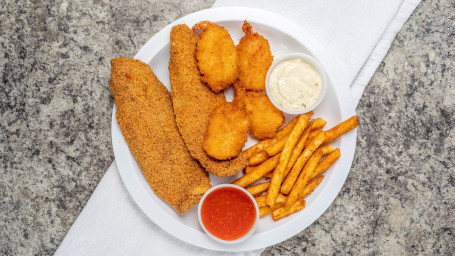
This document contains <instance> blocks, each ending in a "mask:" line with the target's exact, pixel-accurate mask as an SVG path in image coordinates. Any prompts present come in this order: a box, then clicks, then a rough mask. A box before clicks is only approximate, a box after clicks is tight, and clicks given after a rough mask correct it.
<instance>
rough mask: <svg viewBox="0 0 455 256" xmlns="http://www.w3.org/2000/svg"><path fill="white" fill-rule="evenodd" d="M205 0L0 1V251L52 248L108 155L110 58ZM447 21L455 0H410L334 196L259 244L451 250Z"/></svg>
mask: <svg viewBox="0 0 455 256" xmlns="http://www.w3.org/2000/svg"><path fill="white" fill-rule="evenodd" d="M45 2H46V3H45ZM211 4H212V1H210V0H201V1H195V2H194V1H183V2H178V1H174V0H166V1H155V2H151V3H147V4H146V3H144V2H143V1H129V3H128V4H126V2H125V3H123V4H122V3H114V2H111V1H106V0H95V1H91V2H90V3H85V2H80V3H79V2H74V1H66V0H63V1H36V0H32V1H19V2H16V1H12V0H6V2H5V1H4V2H2V3H1V4H0V17H1V21H2V22H0V34H1V37H0V49H1V52H0V54H1V57H0V67H1V68H0V76H1V87H0V172H1V179H0V255H35V254H36V255H49V254H53V252H54V251H55V249H56V248H57V246H58V245H59V244H60V242H61V241H62V239H63V237H64V236H65V234H66V232H67V231H68V230H69V228H70V227H71V225H72V223H73V222H74V220H75V219H76V217H77V216H78V214H79V212H80V211H81V210H82V208H83V207H84V205H85V204H86V202H87V200H88V199H89V197H90V195H91V194H92V192H93V190H94V189H95V187H96V185H97V183H98V182H99V180H100V179H101V177H102V176H103V174H104V173H105V171H106V169H107V168H108V166H109V165H110V164H111V162H112V160H113V159H114V156H113V152H112V145H111V133H110V122H111V111H112V105H113V98H112V94H111V92H110V91H109V88H108V82H109V75H110V63H109V61H110V60H111V59H112V58H114V57H117V56H134V54H135V53H136V52H137V51H138V50H139V48H140V47H141V46H142V45H143V44H144V43H145V42H146V41H147V40H148V39H149V38H150V37H151V36H152V35H153V34H154V33H156V32H158V31H159V30H160V29H161V28H163V27H164V26H165V25H167V24H168V23H170V22H172V21H173V20H175V19H177V18H179V17H181V16H184V15H186V14H188V13H191V12H194V11H197V10H200V9H204V8H208V7H210V6H211ZM454 20H455V3H454V1H453V0H442V1H423V2H422V3H421V4H420V5H419V6H418V7H417V9H416V11H415V12H414V13H413V15H412V16H411V18H410V19H409V21H408V22H407V23H406V24H405V25H404V27H403V28H402V30H401V32H400V33H399V34H398V36H397V37H396V39H395V40H394V42H393V44H392V47H391V49H390V52H389V53H388V55H387V56H386V58H385V59H384V61H383V62H382V63H381V65H380V67H379V68H378V70H377V71H376V73H375V75H374V77H373V78H372V80H371V81H370V83H369V85H368V86H367V88H366V90H365V92H364V94H363V97H362V99H361V101H360V104H359V105H358V107H357V113H358V117H359V119H360V121H361V125H360V127H359V130H358V143H357V150H356V155H355V159H354V163H353V166H352V169H351V172H350V174H349V177H348V179H347V181H346V183H345V185H344V186H343V189H342V191H341V193H340V194H339V196H338V197H337V198H336V200H335V201H334V203H333V204H332V205H331V206H330V208H329V209H328V210H327V211H326V212H325V213H324V214H323V215H322V216H321V217H320V218H319V219H318V220H317V221H316V222H314V223H313V224H312V225H311V226H310V227H308V228H307V229H305V230H304V231H302V232H301V233H299V234H298V235H296V236H295V237H293V238H291V239H289V240H287V241H284V242H282V243H280V244H277V245H275V246H272V247H269V248H267V249H266V250H265V251H264V253H263V254H264V255H300V254H311V255H317V254H341V255H345V254H385V255H392V254H393V255H404V254H427V255H428V254H440V255H449V254H455V233H454V232H455V217H454V214H453V212H454V211H455V160H454V159H455V158H454V156H455V128H454V126H455V119H454V112H455V69H454V65H453V62H454V58H455V57H454V56H455V45H454V36H455V23H454Z"/></svg>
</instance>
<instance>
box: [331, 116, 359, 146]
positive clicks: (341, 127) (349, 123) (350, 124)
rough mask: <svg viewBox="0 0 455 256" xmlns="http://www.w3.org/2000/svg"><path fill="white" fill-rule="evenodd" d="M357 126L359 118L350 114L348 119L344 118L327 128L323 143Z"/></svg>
mask: <svg viewBox="0 0 455 256" xmlns="http://www.w3.org/2000/svg"><path fill="white" fill-rule="evenodd" d="M357 126H359V120H358V119H357V116H352V117H350V118H349V119H347V120H345V121H344V122H342V123H340V124H338V125H336V126H335V127H333V128H331V129H329V130H327V131H326V132H325V133H326V135H327V137H326V138H325V141H324V143H327V142H330V141H332V140H334V139H336V138H338V137H340V136H341V135H343V134H345V133H347V132H349V131H350V130H352V129H354V128H356V127H357Z"/></svg>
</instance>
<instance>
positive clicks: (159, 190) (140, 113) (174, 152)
mask: <svg viewBox="0 0 455 256" xmlns="http://www.w3.org/2000/svg"><path fill="white" fill-rule="evenodd" d="M111 64H112V70H111V81H110V88H111V90H112V92H113V94H114V100H115V104H116V105H117V107H118V109H117V112H116V117H117V121H118V124H119V126H120V129H121V130H122V133H123V136H124V137H125V140H126V142H127V143H128V146H129V148H130V150H131V152H132V153H133V155H134V157H135V158H136V161H137V162H138V164H139V166H140V167H141V170H142V172H143V174H144V176H145V178H146V180H147V182H148V183H149V184H150V186H151V187H152V188H153V191H154V192H155V193H156V194H157V195H158V196H159V197H161V198H162V199H163V200H165V201H167V202H168V203H169V204H171V205H172V206H173V207H174V208H175V209H176V210H177V211H178V212H180V213H183V212H185V211H187V210H189V209H190V208H191V207H192V206H193V205H195V204H197V203H198V202H199V200H200V199H201V197H202V195H203V194H204V193H205V192H206V191H207V190H208V189H210V187H211V186H210V180H209V177H208V175H207V173H206V172H205V171H204V169H203V168H202V167H201V166H200V165H199V163H198V162H197V161H196V160H195V159H194V158H193V157H192V156H191V154H190V153H189V151H188V149H187V148H186V146H185V143H184V141H183V139H182V137H181V135H180V133H179V130H178V128H177V124H176V122H175V119H174V113H173V110H172V101H171V97H170V94H169V92H168V90H167V89H166V87H164V85H163V84H162V83H161V82H160V81H159V80H158V78H157V77H156V76H155V74H154V73H153V71H152V70H151V69H150V67H149V66H148V65H147V64H146V63H143V62H141V61H139V60H135V59H132V58H126V57H120V58H116V59H113V60H112V61H111Z"/></svg>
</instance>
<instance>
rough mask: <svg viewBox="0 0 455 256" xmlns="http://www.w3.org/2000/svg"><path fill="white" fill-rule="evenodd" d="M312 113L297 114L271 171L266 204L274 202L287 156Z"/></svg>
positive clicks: (287, 159)
mask: <svg viewBox="0 0 455 256" xmlns="http://www.w3.org/2000/svg"><path fill="white" fill-rule="evenodd" d="M312 115H313V111H311V112H308V113H305V114H302V115H299V116H298V117H297V123H296V124H295V126H294V128H293V129H292V132H291V133H290V134H289V137H288V140H287V141H286V144H285V145H284V148H283V151H282V152H281V153H280V159H279V161H278V164H277V166H276V168H275V171H273V176H272V180H271V183H270V187H269V190H268V191H267V198H266V204H267V205H268V206H273V205H274V204H275V200H276V197H277V195H278V191H279V189H280V185H281V182H282V181H283V174H284V170H285V169H286V166H287V164H288V161H289V157H290V156H291V153H292V150H293V149H294V147H295V144H296V143H297V141H298V139H299V137H300V135H301V134H302V132H303V130H304V129H305V127H306V125H307V124H308V121H309V120H310V118H311V116H312Z"/></svg>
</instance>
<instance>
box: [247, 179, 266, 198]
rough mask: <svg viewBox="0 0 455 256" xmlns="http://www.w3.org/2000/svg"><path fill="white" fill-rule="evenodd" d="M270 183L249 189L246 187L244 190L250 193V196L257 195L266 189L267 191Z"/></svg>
mask: <svg viewBox="0 0 455 256" xmlns="http://www.w3.org/2000/svg"><path fill="white" fill-rule="evenodd" d="M269 186H270V182H263V183H259V184H256V185H253V186H250V187H247V188H246V190H247V191H248V192H250V194H251V195H252V196H255V195H258V194H260V193H262V192H264V191H266V190H267V189H269Z"/></svg>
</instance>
